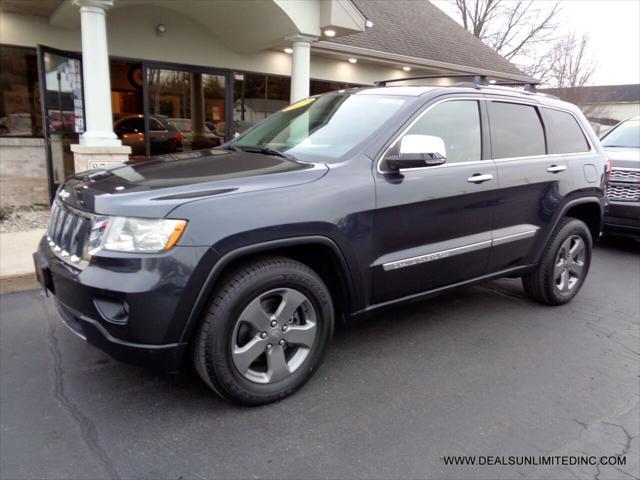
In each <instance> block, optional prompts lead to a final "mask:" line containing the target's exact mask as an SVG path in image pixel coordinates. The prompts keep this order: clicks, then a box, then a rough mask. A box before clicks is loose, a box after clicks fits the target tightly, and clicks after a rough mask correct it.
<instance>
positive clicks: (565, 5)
mask: <svg viewBox="0 0 640 480" xmlns="http://www.w3.org/2000/svg"><path fill="white" fill-rule="evenodd" d="M537 1H540V2H544V1H549V0H537ZM433 3H434V4H435V5H436V6H438V7H440V8H442V9H443V10H445V11H446V12H447V13H450V12H451V10H450V8H449V7H448V5H446V4H445V3H444V2H443V1H442V0H434V1H433ZM560 4H561V17H560V21H559V27H558V34H559V35H562V34H566V33H570V32H575V33H577V34H578V35H579V36H581V35H582V34H583V33H588V34H589V40H590V49H591V54H592V55H593V57H594V58H595V60H596V62H597V65H598V68H597V70H596V72H595V75H594V76H593V78H592V80H591V82H590V83H591V84H592V85H621V84H627V83H640V0H561V1H560ZM454 18H455V17H454Z"/></svg>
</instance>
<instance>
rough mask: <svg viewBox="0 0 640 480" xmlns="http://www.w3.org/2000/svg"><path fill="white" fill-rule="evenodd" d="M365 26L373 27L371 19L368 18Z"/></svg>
mask: <svg viewBox="0 0 640 480" xmlns="http://www.w3.org/2000/svg"><path fill="white" fill-rule="evenodd" d="M364 26H365V27H367V28H371V27H373V22H372V21H371V20H367V21H366V22H365V23H364Z"/></svg>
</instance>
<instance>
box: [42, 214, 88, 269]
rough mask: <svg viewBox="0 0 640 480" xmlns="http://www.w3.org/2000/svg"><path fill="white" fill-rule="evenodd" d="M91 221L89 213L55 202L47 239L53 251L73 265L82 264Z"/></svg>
mask: <svg viewBox="0 0 640 480" xmlns="http://www.w3.org/2000/svg"><path fill="white" fill-rule="evenodd" d="M91 221H92V218H91V216H90V215H89V214H81V213H79V212H77V211H75V210H72V209H70V208H68V207H65V206H64V205H63V204H62V203H60V202H55V203H54V204H53V207H52V209H51V218H50V219H49V227H48V229H47V241H48V242H49V246H50V247H51V250H52V251H53V253H54V254H56V256H58V257H59V258H61V259H62V260H64V261H65V262H67V263H69V264H71V265H75V266H80V264H81V263H82V260H83V259H82V255H83V250H84V246H85V244H86V242H87V239H88V238H89V233H90V231H91Z"/></svg>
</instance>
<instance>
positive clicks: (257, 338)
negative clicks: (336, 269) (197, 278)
mask: <svg viewBox="0 0 640 480" xmlns="http://www.w3.org/2000/svg"><path fill="white" fill-rule="evenodd" d="M333 323H334V319H333V305H332V302H331V297H330V294H329V291H328V289H327V287H326V286H325V285H324V283H323V282H322V280H321V279H320V277H319V276H318V275H317V274H316V273H315V272H314V271H313V270H311V269H310V268H309V267H307V266H306V265H304V264H302V263H299V262H296V261H294V260H291V259H289V258H285V257H266V258H263V259H260V260H257V261H255V262H251V263H247V264H245V265H243V266H241V267H240V268H238V269H237V270H235V271H234V272H232V273H231V274H230V275H229V276H227V277H226V279H225V280H223V282H222V284H221V285H220V287H219V288H218V289H217V290H216V292H215V294H214V296H213V299H212V302H211V304H210V306H209V309H208V311H207V312H206V315H205V318H204V319H203V321H202V324H201V326H200V328H199V330H198V333H197V336H196V342H195V345H194V363H195V366H196V369H197V370H198V373H199V374H200V376H201V377H202V378H203V379H204V380H205V381H206V382H207V383H208V384H209V385H210V386H211V387H212V388H213V389H214V390H215V391H216V392H218V393H219V394H220V395H221V396H223V397H224V398H226V399H228V400H231V401H235V402H238V403H242V404H246V405H260V404H264V403H269V402H273V401H275V400H279V399H281V398H284V397H286V396H287V395H290V394H291V393H293V392H294V391H295V390H297V389H298V388H300V387H301V386H302V385H303V384H304V383H305V382H306V381H307V380H308V379H309V377H310V376H311V375H312V373H313V372H314V371H315V370H316V369H317V368H318V367H319V365H320V363H321V361H322V359H323V357H324V353H325V350H326V346H327V343H328V341H329V338H330V337H331V335H332V333H333Z"/></svg>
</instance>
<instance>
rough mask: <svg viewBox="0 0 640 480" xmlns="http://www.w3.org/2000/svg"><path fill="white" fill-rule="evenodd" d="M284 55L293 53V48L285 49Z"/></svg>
mask: <svg viewBox="0 0 640 480" xmlns="http://www.w3.org/2000/svg"><path fill="white" fill-rule="evenodd" d="M284 53H289V54H291V53H293V48H291V47H287V48H285V49H284Z"/></svg>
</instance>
